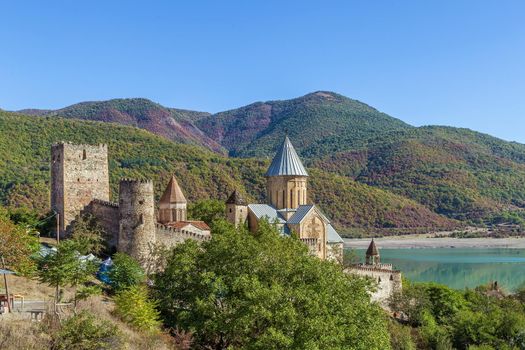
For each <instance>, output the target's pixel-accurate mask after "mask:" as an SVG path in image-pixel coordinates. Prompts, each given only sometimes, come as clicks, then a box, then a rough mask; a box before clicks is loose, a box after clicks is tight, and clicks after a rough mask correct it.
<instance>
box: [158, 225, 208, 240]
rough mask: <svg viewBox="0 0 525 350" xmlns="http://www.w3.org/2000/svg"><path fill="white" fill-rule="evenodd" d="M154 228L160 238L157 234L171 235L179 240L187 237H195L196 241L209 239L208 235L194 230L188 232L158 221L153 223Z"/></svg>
mask: <svg viewBox="0 0 525 350" xmlns="http://www.w3.org/2000/svg"><path fill="white" fill-rule="evenodd" d="M155 228H156V231H157V238H160V237H159V235H163V234H164V235H173V236H176V237H177V238H179V239H180V240H181V241H184V240H186V239H188V238H191V239H195V240H197V241H209V240H210V239H211V236H209V235H202V234H198V233H195V232H190V231H186V230H180V229H176V228H173V227H169V226H166V225H163V224H160V223H156V224H155Z"/></svg>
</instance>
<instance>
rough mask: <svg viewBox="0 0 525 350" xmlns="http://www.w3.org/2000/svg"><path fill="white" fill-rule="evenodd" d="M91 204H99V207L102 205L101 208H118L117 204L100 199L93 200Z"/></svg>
mask: <svg viewBox="0 0 525 350" xmlns="http://www.w3.org/2000/svg"><path fill="white" fill-rule="evenodd" d="M93 203H96V204H100V205H103V206H106V207H112V208H118V204H117V203H114V202H110V201H105V200H102V199H97V198H95V199H93Z"/></svg>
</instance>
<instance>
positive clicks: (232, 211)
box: [226, 190, 248, 227]
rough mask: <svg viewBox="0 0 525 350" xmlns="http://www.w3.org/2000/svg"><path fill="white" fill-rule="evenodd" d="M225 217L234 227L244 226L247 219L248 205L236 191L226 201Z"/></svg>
mask: <svg viewBox="0 0 525 350" xmlns="http://www.w3.org/2000/svg"><path fill="white" fill-rule="evenodd" d="M226 217H227V218H228V221H229V222H231V223H232V224H234V225H235V227H237V226H239V225H244V222H245V221H246V218H247V217H248V203H246V201H245V200H244V198H243V197H242V196H241V194H240V193H239V192H238V191H237V190H234V191H233V192H232V194H231V195H230V197H228V199H227V200H226Z"/></svg>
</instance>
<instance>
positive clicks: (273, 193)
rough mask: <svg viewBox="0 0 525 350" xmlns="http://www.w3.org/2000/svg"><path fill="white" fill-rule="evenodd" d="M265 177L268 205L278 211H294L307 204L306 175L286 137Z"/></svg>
mask: <svg viewBox="0 0 525 350" xmlns="http://www.w3.org/2000/svg"><path fill="white" fill-rule="evenodd" d="M265 176H266V195H267V197H268V204H270V205H272V206H273V207H274V208H276V209H278V210H280V209H290V210H294V209H297V208H298V207H299V206H300V205H306V204H307V194H308V192H307V181H306V180H307V178H308V173H307V172H306V169H305V168H304V166H303V163H301V160H300V159H299V156H298V155H297V152H295V149H294V147H293V145H292V143H291V142H290V139H289V138H288V135H287V136H286V137H285V138H284V141H283V143H282V144H281V146H280V147H279V149H278V151H277V153H276V154H275V157H274V158H273V160H272V163H271V165H270V167H269V168H268V171H266V174H265Z"/></svg>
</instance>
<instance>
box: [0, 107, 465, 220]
mask: <svg viewBox="0 0 525 350" xmlns="http://www.w3.org/2000/svg"><path fill="white" fill-rule="evenodd" d="M57 141H70V142H76V143H91V144H96V143H107V144H108V147H109V159H110V164H109V165H110V175H111V178H110V181H111V185H112V190H113V199H115V196H116V193H117V186H118V180H119V179H120V178H121V177H134V178H137V177H139V178H151V179H153V180H154V182H155V190H156V195H157V198H158V197H159V196H160V194H161V193H162V190H163V189H164V186H165V185H166V183H167V182H168V180H169V177H170V176H171V174H172V173H174V174H175V175H176V176H177V178H178V179H179V183H180V184H181V186H182V188H183V189H184V191H185V193H186V195H187V197H188V199H189V200H190V201H193V200H196V199H207V198H215V199H220V200H225V199H226V198H227V195H228V194H229V193H230V192H231V191H232V190H233V189H234V188H237V189H240V191H241V192H243V193H245V195H246V196H247V197H248V199H249V200H251V201H263V200H264V195H265V189H264V178H263V174H264V171H265V170H266V167H267V166H268V161H266V160H256V159H242V158H227V157H224V156H221V155H218V154H216V153H213V152H211V151H207V150H205V149H203V148H201V147H196V146H191V145H186V144H180V143H175V142H172V141H169V140H167V139H165V138H162V137H159V136H156V135H153V134H151V133H149V132H147V131H144V130H140V129H136V128H132V127H126V126H119V125H115V124H111V123H101V122H88V121H81V120H70V119H64V118H59V117H39V118H35V117H31V116H22V115H19V114H14V113H9V112H0V200H1V202H2V203H4V204H7V205H12V206H18V205H25V206H29V207H33V208H36V209H37V210H39V211H40V212H45V211H47V210H48V206H49V155H50V146H51V144H53V143H54V142H57ZM311 171H312V176H311V186H310V187H311V197H312V199H313V200H315V202H317V203H318V204H319V205H320V206H321V208H322V209H323V210H324V211H325V212H326V214H327V215H328V216H329V217H331V218H332V219H333V222H334V223H335V224H336V226H337V227H338V228H340V229H341V228H345V229H348V228H350V227H359V228H367V227H383V226H387V227H401V228H403V227H420V226H425V227H450V226H451V225H455V223H454V222H452V221H450V220H448V219H446V218H444V217H442V216H440V215H437V214H435V213H433V212H432V211H430V210H428V209H427V208H425V207H424V206H422V205H420V204H418V203H416V202H414V201H412V200H409V199H406V198H403V197H401V196H398V195H395V194H392V193H389V192H387V191H384V190H381V189H378V188H372V187H370V186H368V185H366V184H360V183H357V182H355V181H354V180H352V179H349V178H347V177H344V176H339V175H335V174H330V173H328V172H325V171H323V170H319V169H311ZM338 185H342V186H343V188H344V189H343V191H342V192H340V191H339V190H338V188H339V187H340V186H338Z"/></svg>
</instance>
